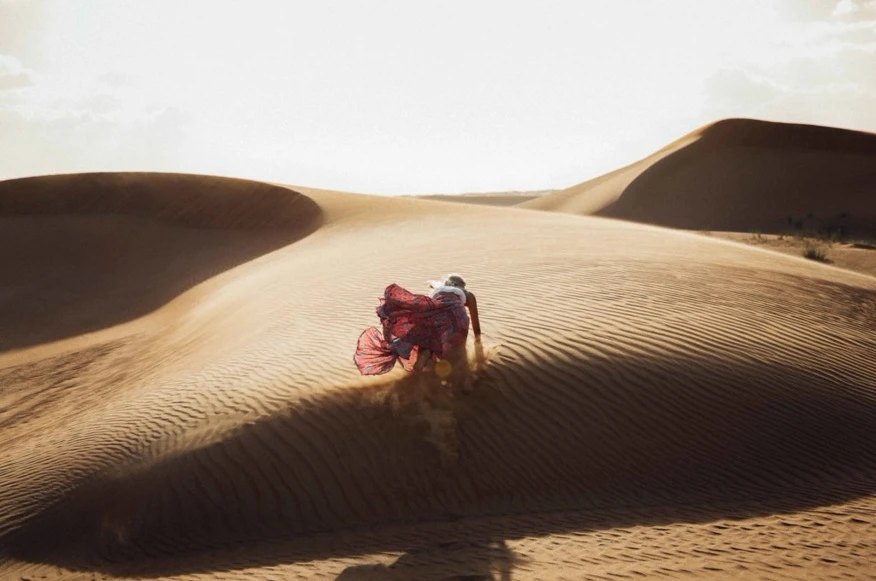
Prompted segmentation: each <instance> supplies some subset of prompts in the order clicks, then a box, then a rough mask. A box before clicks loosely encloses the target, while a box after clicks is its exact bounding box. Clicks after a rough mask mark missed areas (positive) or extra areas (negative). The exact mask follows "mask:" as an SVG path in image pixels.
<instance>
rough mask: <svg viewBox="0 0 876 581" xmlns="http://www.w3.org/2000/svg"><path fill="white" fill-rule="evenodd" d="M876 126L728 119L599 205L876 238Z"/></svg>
mask: <svg viewBox="0 0 876 581" xmlns="http://www.w3.org/2000/svg"><path fill="white" fill-rule="evenodd" d="M874 160H876V135H874V134H870V133H862V132H857V131H850V130H843V129H836V128H831V127H820V126H813V125H799V124H790V123H772V122H767V121H758V120H751V119H727V120H724V121H720V122H718V123H715V124H713V125H711V126H709V127H707V128H706V129H704V130H703V131H702V133H701V135H700V137H699V139H697V140H696V141H695V142H693V143H691V144H690V145H686V146H683V147H681V148H680V149H678V150H677V151H674V152H672V153H670V154H668V155H666V156H665V157H663V158H662V159H660V160H658V161H656V162H655V163H653V164H652V165H651V166H650V167H648V168H647V169H645V170H644V171H643V172H642V173H641V174H639V175H638V176H637V177H636V178H635V179H634V180H633V181H632V182H631V183H630V184H629V185H628V186H627V187H626V188H625V189H624V190H623V192H622V193H621V195H620V197H619V198H618V199H617V201H615V202H614V203H612V204H610V205H608V206H607V207H605V208H604V209H603V210H601V211H599V212H597V215H600V216H607V217H611V218H619V219H623V220H633V221H637V222H646V223H652V224H659V225H661V226H668V227H672V228H683V229H688V230H726V231H740V232H748V231H763V232H773V233H794V232H798V231H804V230H805V231H810V232H818V231H820V232H833V233H835V234H842V235H846V236H859V237H866V238H876V213H874V208H876V197H874V192H876V190H874V186H876V170H874V169H873V168H874Z"/></svg>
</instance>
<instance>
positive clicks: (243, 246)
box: [0, 173, 320, 351]
mask: <svg viewBox="0 0 876 581" xmlns="http://www.w3.org/2000/svg"><path fill="white" fill-rule="evenodd" d="M319 222H320V215H319V207H318V206H317V205H316V204H315V203H313V202H311V201H310V200H309V199H307V198H305V197H304V196H299V195H297V194H296V193H295V192H291V191H289V190H288V189H285V188H279V187H275V186H271V185H268V184H264V183H258V182H250V181H245V180H237V179H229V178H218V177H210V176H195V175H178V174H149V173H106V174H76V175H57V176H44V177H38V178H24V179H17V180H8V181H4V182H0V271H2V272H3V273H4V276H3V288H2V290H0V328H2V329H3V333H2V334H0V351H3V350H8V349H12V348H19V347H25V346H29V345H34V344H38V343H42V342H45V341H47V340H53V339H58V338H62V337H70V336H76V335H80V334H82V333H86V332H89V331H94V330H97V329H100V328H104V327H108V326H111V325H115V324H118V323H120V322H123V321H126V320H129V319H132V318H135V317H137V316H140V315H143V314H146V313H148V312H150V311H151V310H154V309H155V308H157V307H158V306H160V305H161V304H163V303H165V302H167V301H168V300H169V299H170V298H172V297H174V296H176V295H178V294H179V293H180V292H182V291H184V290H185V289H187V288H190V287H192V286H194V285H195V284H197V283H199V282H201V281H203V280H204V279H206V278H209V277H211V276H213V275H214V274H216V273H218V272H221V271H222V270H225V269H227V268H229V267H231V266H233V265H235V264H239V263H241V262H245V261H247V260H249V259H251V258H253V257H255V256H257V255H259V254H262V253H264V252H267V251H269V250H272V249H274V248H278V247H280V246H283V245H285V244H288V243H290V242H292V241H294V240H296V239H297V238H300V237H302V236H304V235H306V234H308V233H309V232H311V231H313V230H314V229H316V228H317V227H318V226H319Z"/></svg>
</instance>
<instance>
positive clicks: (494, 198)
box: [415, 190, 554, 206]
mask: <svg viewBox="0 0 876 581" xmlns="http://www.w3.org/2000/svg"><path fill="white" fill-rule="evenodd" d="M553 192H554V190H539V191H532V192H491V193H484V194H426V195H421V196H415V197H417V198H421V199H424V200H436V201H440V202H461V203H465V204H480V205H484V206H517V205H520V204H522V203H523V202H528V201H529V200H535V199H537V198H540V197H543V196H546V195H548V194H551V193H553Z"/></svg>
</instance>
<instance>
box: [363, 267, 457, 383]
mask: <svg viewBox="0 0 876 581" xmlns="http://www.w3.org/2000/svg"><path fill="white" fill-rule="evenodd" d="M464 297H465V293H464V292H463V291H462V290H461V289H456V288H451V287H440V288H438V289H435V291H433V293H432V295H431V296H429V295H418V294H414V293H412V292H409V291H407V290H405V289H404V288H402V287H400V286H399V285H397V284H391V285H389V286H388V287H386V290H385V291H384V293H383V298H382V299H380V305H379V306H378V307H377V316H378V317H380V322H381V323H382V327H383V329H382V331H381V329H378V328H377V327H369V328H368V329H365V331H364V332H363V333H362V334H361V335H360V336H359V341H358V344H357V345H356V353H355V355H353V361H354V362H355V364H356V367H358V368H359V371H360V372H361V373H362V375H380V374H382V373H386V372H388V371H390V370H391V369H392V368H393V367H394V366H395V362H396V361H401V364H402V367H404V369H405V370H406V371H412V370H413V368H414V365H415V364H416V362H417V359H418V357H419V355H420V352H421V350H422V349H429V350H430V351H431V352H432V356H431V357H432V359H439V358H444V357H445V356H448V355H449V354H451V353H453V352H454V351H455V350H457V349H459V348H461V347H462V346H464V345H465V341H466V339H467V338H468V327H469V318H468V313H467V312H466V310H465V298H464Z"/></svg>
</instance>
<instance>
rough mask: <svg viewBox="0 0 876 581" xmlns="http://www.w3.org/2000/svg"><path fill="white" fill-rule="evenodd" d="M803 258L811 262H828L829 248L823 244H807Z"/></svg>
mask: <svg viewBox="0 0 876 581" xmlns="http://www.w3.org/2000/svg"><path fill="white" fill-rule="evenodd" d="M803 256H804V257H806V258H808V259H809V260H817V261H818V262H828V258H827V248H826V247H825V246H823V245H821V244H807V245H806V247H805V248H804V249H803Z"/></svg>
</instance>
